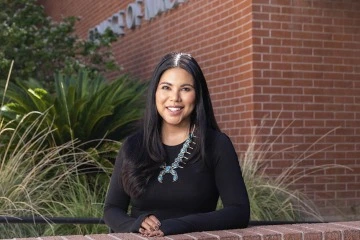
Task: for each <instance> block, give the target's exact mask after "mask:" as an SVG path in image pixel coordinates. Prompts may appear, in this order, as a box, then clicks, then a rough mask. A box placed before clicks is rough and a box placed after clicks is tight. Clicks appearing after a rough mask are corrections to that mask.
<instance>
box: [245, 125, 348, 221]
mask: <svg viewBox="0 0 360 240" xmlns="http://www.w3.org/2000/svg"><path fill="white" fill-rule="evenodd" d="M276 121H277V120H276ZM264 122H265V120H263V123H264ZM274 125H275V123H274ZM288 127H289V126H288ZM260 129H261V126H260ZM257 130H259V129H257V128H256V127H253V128H252V139H251V141H250V143H249V145H248V148H247V150H246V152H245V154H244V155H243V156H241V157H240V159H239V161H240V163H241V168H242V173H243V177H244V181H245V184H246V186H247V190H248V194H249V199H250V205H251V219H252V220H255V221H257V220H265V221H306V220H309V219H310V220H317V221H323V218H322V217H321V214H320V213H319V212H318V210H317V208H316V206H315V205H314V203H313V202H312V201H311V200H310V199H309V198H308V197H307V195H306V193H304V192H301V191H299V190H297V189H294V187H293V185H294V184H295V183H297V182H298V181H299V180H301V179H303V178H306V177H307V176H309V175H311V174H314V173H316V172H319V171H323V170H326V169H334V168H347V167H345V166H343V165H338V164H326V165H325V164H323V165H319V166H315V167H307V168H305V169H304V170H303V171H298V170H299V166H300V165H301V163H302V162H303V161H304V160H306V159H308V158H310V157H311V156H313V155H314V154H317V153H318V152H320V151H322V150H324V149H320V150H317V151H315V152H308V153H307V151H309V150H310V149H311V148H312V147H314V145H316V144H317V143H318V142H319V141H320V140H321V139H323V138H325V137H326V136H327V135H328V134H329V133H330V132H329V133H327V134H325V135H323V136H322V137H320V138H319V139H318V140H317V141H315V142H314V143H312V144H311V146H310V147H309V148H308V150H306V151H304V152H303V154H301V155H300V156H298V157H297V158H295V159H292V164H291V166H289V167H288V168H285V169H283V171H282V173H281V174H279V175H278V176H276V177H269V176H268V175H267V174H266V162H267V159H268V158H269V156H270V154H274V153H273V152H271V148H272V145H273V144H275V143H276V141H277V139H278V138H280V137H281V134H280V135H279V136H278V137H277V138H276V139H275V140H274V141H273V142H265V143H262V144H258V143H257V138H258V137H259V134H258V132H257ZM286 130H287V127H286V128H285V130H284V132H285V131H286ZM334 130H335V129H334ZM271 132H272V131H271ZM288 150H290V149H289V148H284V149H282V150H280V153H284V152H286V151H288Z"/></svg>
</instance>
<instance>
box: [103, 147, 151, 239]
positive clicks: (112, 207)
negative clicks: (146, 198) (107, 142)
mask: <svg viewBox="0 0 360 240" xmlns="http://www.w3.org/2000/svg"><path fill="white" fill-rule="evenodd" d="M124 144H127V143H126V141H125V142H124ZM123 149H124V147H122V148H121V150H120V152H119V154H118V156H117V158H116V162H115V166H114V170H113V173H112V176H111V180H110V185H109V189H108V193H107V196H106V199H105V207H104V221H105V223H106V224H107V225H108V226H109V227H110V228H111V230H113V231H115V232H138V231H139V228H140V225H141V223H142V221H143V220H144V219H145V217H147V216H148V214H144V215H140V216H138V217H137V218H132V217H130V216H129V215H128V214H127V212H128V208H129V203H130V197H129V196H128V195H127V194H126V192H125V191H124V188H123V185H122V182H121V178H120V176H121V165H122V162H123V157H122V156H123Z"/></svg>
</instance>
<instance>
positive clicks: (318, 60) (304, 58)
mask: <svg viewBox="0 0 360 240" xmlns="http://www.w3.org/2000/svg"><path fill="white" fill-rule="evenodd" d="M253 41H254V48H253V53H254V55H253V59H254V61H253V68H254V72H253V74H254V79H253V81H254V106H255V109H254V120H255V121H257V122H260V120H261V119H262V118H263V117H264V116H265V115H268V116H269V119H270V120H269V121H268V122H266V123H265V126H264V127H263V129H262V130H263V131H262V133H263V136H264V138H263V139H265V138H267V136H269V138H270V139H271V140H270V141H272V140H273V139H275V138H276V137H278V135H280V137H279V138H278V139H277V140H275V142H276V144H274V145H273V146H272V150H273V151H274V152H273V157H272V160H271V164H270V165H269V172H270V171H271V173H273V174H279V173H280V172H282V171H283V169H284V168H287V167H289V166H290V165H291V164H292V163H293V159H302V162H301V164H300V166H299V168H298V169H297V170H298V171H301V170H305V171H306V169H307V168H308V167H310V168H313V167H314V166H317V165H320V164H321V165H322V164H343V165H346V166H348V167H351V168H352V171H349V170H347V169H344V168H337V169H329V170H325V168H323V169H320V171H319V172H317V173H315V174H312V175H310V176H308V177H306V178H303V179H302V180H301V181H299V182H298V184H297V188H299V189H303V190H305V191H307V192H308V193H309V195H310V196H311V197H312V198H313V199H315V200H316V201H317V205H318V206H320V207H323V211H324V212H325V213H326V214H330V215H333V214H334V215H338V214H339V213H338V212H337V209H336V208H339V209H340V210H343V211H345V212H346V213H347V214H354V212H352V211H353V210H352V208H356V207H357V211H359V210H360V205H359V202H360V201H359V198H360V165H359V164H360V151H359V150H360V122H359V117H360V1H358V0H352V1H351V0H346V1H341V0H331V1H327V0H308V1H305V0H301V1H295V0H254V1H253ZM277 117H279V119H278V120H277V121H276V122H275V120H274V119H276V118H277ZM286 127H288V128H287V129H285V128H286ZM284 129H285V130H284ZM282 131H285V132H284V133H281V132H282ZM325 135H327V136H325ZM318 140H319V141H318ZM317 141H318V142H317ZM314 143H316V144H314ZM312 144H313V146H311V145H312ZM285 148H289V150H286V151H285V150H283V149H285ZM304 183H305V184H304ZM357 214H359V212H357Z"/></svg>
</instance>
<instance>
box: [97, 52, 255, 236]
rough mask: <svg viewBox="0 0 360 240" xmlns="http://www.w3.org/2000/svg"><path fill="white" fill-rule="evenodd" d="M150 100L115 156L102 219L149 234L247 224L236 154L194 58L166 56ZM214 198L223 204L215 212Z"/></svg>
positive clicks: (124, 229)
mask: <svg viewBox="0 0 360 240" xmlns="http://www.w3.org/2000/svg"><path fill="white" fill-rule="evenodd" d="M147 97H148V99H147V107H146V111H145V115H144V119H143V126H142V128H141V129H140V130H139V131H138V132H137V133H135V134H134V135H132V136H130V137H128V138H127V139H126V141H125V142H124V143H123V145H122V148H121V150H120V152H119V154H118V157H117V159H116V164H115V167H114V172H113V174H112V177H111V182H110V187H109V190H108V194H107V197H106V201H105V210H104V220H105V223H106V224H107V225H108V226H109V227H110V228H111V229H112V230H113V231H115V232H140V233H141V234H142V235H144V236H150V237H152V236H163V235H168V234H180V233H186V232H194V231H207V230H221V229H229V228H242V227H246V226H247V225H248V222H249V215H250V208H249V200H248V195H247V191H246V188H245V184H244V180H243V178H242V174H241V169H240V166H239V163H238V158H237V155H236V153H235V150H234V147H233V145H232V143H231V141H230V139H229V138H228V137H227V136H226V135H225V134H224V133H222V132H221V131H220V129H219V127H218V125H217V122H216V119H215V116H214V112H213V108H212V104H211V99H210V95H209V91H208V88H207V84H206V80H205V77H204V75H203V73H202V71H201V68H200V66H199V65H198V63H197V62H196V61H195V59H194V58H193V57H192V56H191V55H189V54H184V53H170V54H167V55H166V56H165V57H164V58H163V59H162V60H161V61H160V63H159V64H158V65H157V67H156V68H155V71H154V74H153V77H152V80H151V81H150V84H149V89H148V95H147ZM168 173H169V174H168ZM219 197H220V198H221V200H222V202H223V206H224V208H223V209H221V210H217V211H216V210H215V209H216V205H217V201H218V199H219ZM130 203H131V212H130V215H128V214H127V212H128V208H129V205H130Z"/></svg>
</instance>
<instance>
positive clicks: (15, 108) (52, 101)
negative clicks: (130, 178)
mask: <svg viewBox="0 0 360 240" xmlns="http://www.w3.org/2000/svg"><path fill="white" fill-rule="evenodd" d="M91 76H92V77H90V75H89V73H88V72H87V71H85V70H81V71H79V73H78V74H77V75H74V74H73V75H64V74H61V73H58V74H56V76H55V93H54V94H50V93H49V92H47V91H46V90H45V89H43V88H31V87H29V84H24V83H19V82H18V83H16V84H15V83H11V82H10V83H9V86H8V89H7V91H6V94H5V95H6V99H7V100H8V102H7V103H6V104H5V105H4V106H3V107H2V109H1V111H0V115H2V116H3V117H4V119H5V120H6V121H11V120H14V119H17V118H19V117H21V116H25V115H26V114H27V113H29V112H32V111H38V112H41V113H43V112H46V111H48V114H47V118H46V121H45V122H44V123H43V125H42V126H40V127H43V128H46V127H48V126H50V125H51V126H53V127H54V128H55V129H54V133H53V134H52V138H51V139H48V143H49V145H54V144H57V145H59V144H62V143H65V142H68V141H69V140H75V139H78V140H80V141H81V142H91V141H92V140H98V139H103V138H107V139H114V140H121V139H122V138H124V137H125V136H127V135H128V134H129V133H130V132H131V131H133V130H134V127H135V123H136V122H137V121H138V119H139V118H140V117H141V115H142V109H143V94H144V90H145V84H144V83H141V82H140V81H135V80H133V79H130V78H129V77H128V76H126V75H123V76H121V77H119V78H117V79H115V80H114V81H112V82H110V83H109V82H107V81H106V80H105V78H103V77H102V76H101V75H95V76H93V75H91ZM95 144H96V143H95V142H94V145H95ZM90 145H91V144H90ZM87 147H89V145H87Z"/></svg>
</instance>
